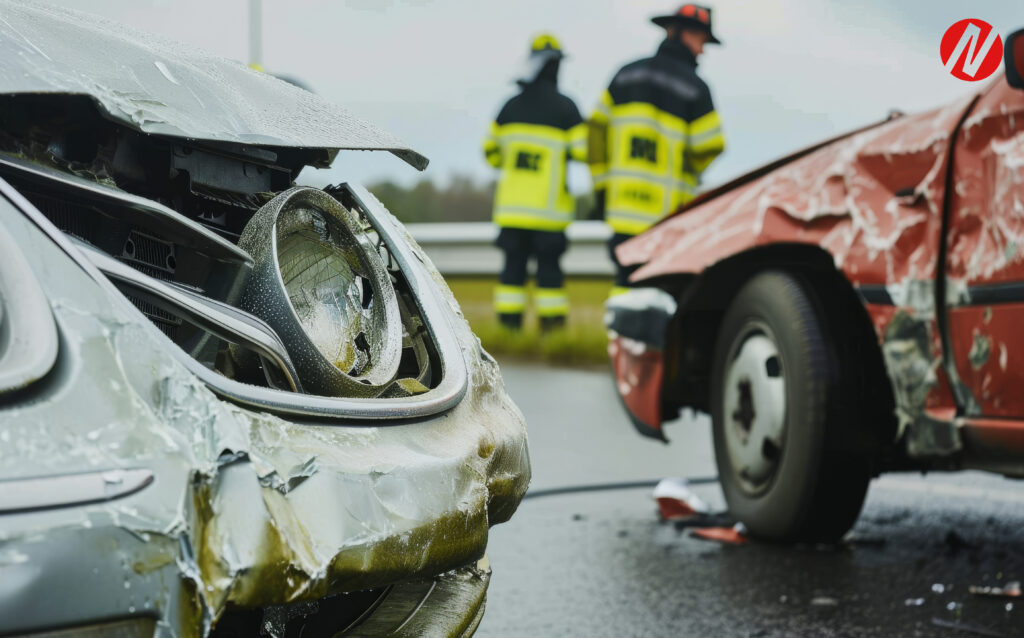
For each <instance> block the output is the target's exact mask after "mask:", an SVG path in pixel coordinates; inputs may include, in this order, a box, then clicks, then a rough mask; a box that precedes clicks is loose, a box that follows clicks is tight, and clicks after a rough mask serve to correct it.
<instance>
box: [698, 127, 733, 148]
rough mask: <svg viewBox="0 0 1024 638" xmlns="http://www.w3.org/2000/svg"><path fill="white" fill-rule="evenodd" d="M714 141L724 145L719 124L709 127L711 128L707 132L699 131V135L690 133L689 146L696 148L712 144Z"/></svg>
mask: <svg viewBox="0 0 1024 638" xmlns="http://www.w3.org/2000/svg"><path fill="white" fill-rule="evenodd" d="M715 142H717V143H718V144H720V145H722V146H725V137H724V136H723V135H722V127H721V126H716V127H715V128H713V129H711V130H709V131H707V132H704V133H701V134H700V135H691V136H690V148H691V149H698V148H704V147H708V146H714V145H715V144H714V143H715Z"/></svg>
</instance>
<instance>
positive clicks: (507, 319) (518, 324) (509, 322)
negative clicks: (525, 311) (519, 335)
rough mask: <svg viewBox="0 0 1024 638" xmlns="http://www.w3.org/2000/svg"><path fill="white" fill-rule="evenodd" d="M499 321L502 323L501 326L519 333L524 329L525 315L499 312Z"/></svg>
mask: <svg viewBox="0 0 1024 638" xmlns="http://www.w3.org/2000/svg"><path fill="white" fill-rule="evenodd" d="M498 321H499V322H501V325H503V326H505V327H506V328H508V329H509V330H516V331H518V330H521V329H522V327H523V315H522V313H519V312H515V313H511V312H508V313H506V312H499V313H498Z"/></svg>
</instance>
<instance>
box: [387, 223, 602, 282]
mask: <svg viewBox="0 0 1024 638" xmlns="http://www.w3.org/2000/svg"><path fill="white" fill-rule="evenodd" d="M405 227H406V228H407V229H408V230H409V234H411V235H412V236H413V239H415V240H416V241H417V242H418V243H419V244H420V246H422V247H423V250H424V251H425V252H426V253H427V256H429V257H430V259H431V260H432V261H433V262H434V265H435V266H437V269H438V270H440V271H441V274H443V275H497V274H498V273H499V272H500V271H501V268H502V265H503V263H504V257H503V255H502V252H501V250H500V249H498V248H497V247H496V246H495V245H494V240H495V239H496V238H497V236H498V227H497V226H495V225H494V224H492V223H490V222H453V223H446V224H406V226H405ZM566 235H567V236H568V239H569V249H568V250H567V251H566V252H565V254H564V255H562V270H563V271H564V272H565V274H566V275H577V276H579V275H583V276H608V277H610V276H612V275H613V274H614V272H615V270H614V268H613V266H612V262H611V259H610V258H609V256H608V245H607V242H608V238H609V237H611V235H612V231H611V229H610V228H609V227H608V226H607V225H606V224H605V223H604V222H600V221H579V222H574V223H573V224H572V225H570V226H569V228H567V229H566ZM534 267H535V266H534V265H533V264H531V271H532V269H533V268H534Z"/></svg>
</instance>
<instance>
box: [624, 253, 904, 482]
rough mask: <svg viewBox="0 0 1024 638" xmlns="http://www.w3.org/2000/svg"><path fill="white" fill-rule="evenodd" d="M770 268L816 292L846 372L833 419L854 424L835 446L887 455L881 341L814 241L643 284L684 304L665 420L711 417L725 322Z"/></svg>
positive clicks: (891, 432)
mask: <svg viewBox="0 0 1024 638" xmlns="http://www.w3.org/2000/svg"><path fill="white" fill-rule="evenodd" d="M768 270H781V271H784V272H787V273H789V274H792V275H794V276H796V277H798V278H799V279H800V281H801V282H802V283H804V284H805V285H806V286H807V287H808V290H809V291H810V292H811V293H813V294H812V297H813V300H814V303H815V306H816V310H817V311H818V314H819V316H820V317H822V319H823V329H824V330H825V331H826V333H827V337H828V340H829V343H830V345H831V347H832V348H833V350H834V354H835V357H834V359H835V361H836V362H837V365H838V366H840V368H841V369H840V370H837V372H838V373H839V374H837V375H836V376H837V379H842V383H841V386H842V387H837V388H836V390H837V391H838V392H840V396H841V397H842V399H841V402H840V405H842V406H844V407H847V408H849V409H847V410H843V411H837V414H836V415H835V416H836V418H843V419H850V420H851V421H853V422H852V423H851V426H853V427H848V428H842V430H843V431H845V432H847V433H848V434H849V438H844V440H842V441H835V442H833V444H835V445H841V446H851V445H855V446H858V447H860V446H870V447H871V448H872V449H873V450H877V451H880V452H882V451H886V452H887V451H888V449H889V448H890V447H893V446H891V445H890V444H891V443H893V442H894V440H895V438H896V432H897V419H896V414H895V401H894V399H893V392H892V387H891V384H890V381H889V375H888V372H887V370H886V366H885V362H884V359H883V355H882V349H881V346H880V344H879V340H878V336H877V334H876V332H875V329H874V327H873V325H872V321H871V318H870V316H869V314H868V311H867V308H866V307H865V305H864V300H863V299H862V298H861V296H860V295H859V294H858V292H857V290H856V289H855V288H854V286H853V284H852V283H851V282H850V281H849V280H848V279H847V278H846V276H845V275H844V274H843V273H842V272H841V271H839V270H838V269H837V268H836V266H835V263H834V260H833V258H832V255H830V254H829V253H828V252H827V251H825V250H824V249H822V248H821V247H819V246H816V245H811V244H794V243H787V244H771V245H767V246H759V247H755V248H751V249H749V250H745V251H743V252H740V253H737V254H735V255H732V256H730V257H728V258H726V259H724V260H722V261H719V262H717V263H716V264H714V265H713V266H711V267H709V268H707V269H706V270H705V271H704V272H703V273H701V274H700V275H698V276H695V275H692V274H680V275H668V276H662V277H659V278H657V279H656V280H649V281H647V282H643V283H641V284H640V285H656V286H658V287H661V288H663V289H665V290H668V291H669V292H670V293H672V294H673V295H675V296H676V298H677V299H678V301H679V309H678V311H677V313H676V315H675V317H674V318H673V320H672V323H671V324H670V326H669V329H668V335H667V338H666V343H665V367H666V369H665V380H664V385H663V389H662V403H663V412H664V414H665V417H666V418H670V417H671V416H674V415H675V414H676V413H678V411H679V409H681V408H684V407H690V408H693V409H696V410H699V411H702V412H710V409H709V408H710V406H709V405H708V400H709V396H710V376H711V369H712V359H713V354H714V348H715V343H716V340H717V338H718V328H719V326H720V325H721V321H722V318H723V316H724V314H725V312H726V310H727V309H728V307H729V304H730V302H731V301H732V299H733V297H734V296H735V295H736V293H737V292H738V291H739V289H740V288H741V287H742V286H743V284H744V283H745V282H746V281H748V280H749V279H750V278H751V277H753V276H755V275H756V274H757V273H760V272H765V271H768ZM843 412H845V414H844V413H843ZM893 450H895V448H894V447H893ZM885 456H891V455H890V454H888V453H887V454H886V455H885ZM879 458H880V461H882V462H883V463H884V464H886V465H890V463H885V462H884V460H883V459H882V457H881V456H880V457H879Z"/></svg>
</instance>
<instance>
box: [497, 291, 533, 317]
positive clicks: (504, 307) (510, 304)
mask: <svg viewBox="0 0 1024 638" xmlns="http://www.w3.org/2000/svg"><path fill="white" fill-rule="evenodd" d="M494 309H495V310H496V311H498V312H501V313H521V312H523V310H525V309H526V288H525V287H523V286H506V285H498V286H495V287H494Z"/></svg>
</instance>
